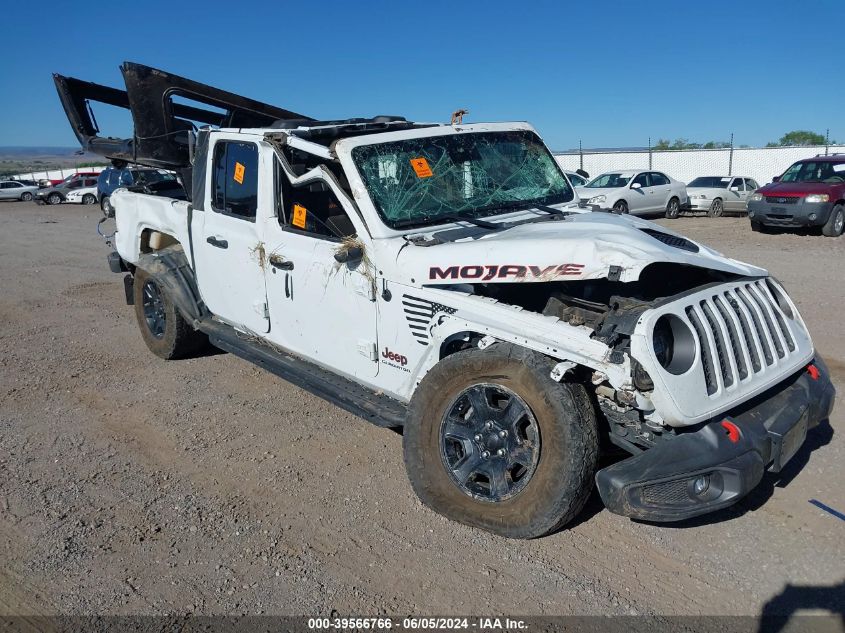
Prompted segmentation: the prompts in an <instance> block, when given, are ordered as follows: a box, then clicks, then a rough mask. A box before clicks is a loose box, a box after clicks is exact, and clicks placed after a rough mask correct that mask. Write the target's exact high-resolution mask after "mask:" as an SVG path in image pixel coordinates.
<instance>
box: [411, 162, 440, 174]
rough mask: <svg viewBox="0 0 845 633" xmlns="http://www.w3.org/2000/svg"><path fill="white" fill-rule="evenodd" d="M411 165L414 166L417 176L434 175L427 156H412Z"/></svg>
mask: <svg viewBox="0 0 845 633" xmlns="http://www.w3.org/2000/svg"><path fill="white" fill-rule="evenodd" d="M411 167H413V168H414V173H416V174H417V178H431V177H432V176H433V175H434V174H433V173H432V171H431V167H429V166H428V161H427V160H426V159H425V158H412V159H411Z"/></svg>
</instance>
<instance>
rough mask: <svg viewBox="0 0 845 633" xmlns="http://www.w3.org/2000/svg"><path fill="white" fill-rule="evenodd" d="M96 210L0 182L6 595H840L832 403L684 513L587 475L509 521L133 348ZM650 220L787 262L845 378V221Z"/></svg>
mask: <svg viewBox="0 0 845 633" xmlns="http://www.w3.org/2000/svg"><path fill="white" fill-rule="evenodd" d="M98 216H99V209H97V208H95V207H80V206H68V205H63V206H60V207H44V206H37V205H35V204H27V203H0V324H2V325H0V557H2V565H0V614H59V613H61V614H92V613H96V614H174V613H189V612H190V613H195V614H300V615H303V614H304V615H321V616H328V615H329V614H331V613H332V612H333V611H336V612H338V613H340V614H357V615H367V616H370V615H372V616H374V615H377V614H379V613H387V614H394V615H402V614H411V613H413V614H424V615H430V614H442V615H449V614H477V613H489V614H521V615H541V614H545V615H550V614H553V615H566V614H757V613H760V612H761V610H762V609H763V608H764V605H766V604H767V603H769V605H770V608H773V609H774V611H775V612H779V611H782V612H789V611H791V610H792V609H794V608H814V609H819V608H821V609H825V608H826V609H829V610H833V611H835V612H842V611H843V610H845V563H843V561H845V521H842V520H841V519H839V518H837V517H836V516H834V515H832V514H829V513H827V512H825V511H823V510H821V509H819V508H817V507H816V506H814V505H812V504H810V503H809V500H810V499H817V500H819V501H821V502H822V503H824V504H826V505H828V506H830V507H832V508H835V509H837V510H839V511H840V512H842V511H845V486H843V481H845V477H843V475H844V474H845V467H843V464H845V430H843V419H845V406H843V403H842V402H841V398H839V399H838V400H839V402H838V406H837V409H836V410H835V412H834V415H833V417H832V419H831V421H830V424H829V425H827V424H826V425H823V426H821V427H819V428H816V429H815V430H813V431H811V432H810V435H809V437H808V441H807V442H806V444H805V446H804V448H803V449H802V450H801V452H800V453H799V454H798V455H797V456H796V457H795V458H794V460H793V462H791V463H790V465H789V467H788V468H787V469H786V471H785V472H784V473H782V474H781V475H780V476H773V475H771V474H769V475H767V476H766V478H765V479H764V482H763V483H762V485H761V486H760V487H759V488H758V489H757V490H755V491H754V492H753V493H752V495H751V496H750V497H748V498H746V499H745V500H743V501H741V502H740V503H739V504H738V505H737V506H735V507H734V508H731V509H729V510H727V511H724V512H721V513H719V514H716V515H713V516H709V517H705V518H702V519H699V520H694V521H690V522H687V523H683V524H679V525H666V526H656V525H649V524H643V523H636V522H633V521H630V520H628V519H626V518H623V517H620V516H616V515H613V514H610V513H609V512H607V511H606V510H605V509H604V507H603V506H602V504H601V501H600V499H598V497H597V496H596V495H593V498H592V499H591V501H590V502H589V504H588V506H587V508H586V509H585V511H584V512H583V514H582V515H581V516H580V518H579V519H578V521H577V522H576V523H575V524H574V525H573V526H571V527H570V528H569V529H567V530H564V531H562V532H560V533H558V534H555V535H553V536H550V537H547V538H543V539H539V540H535V541H528V542H524V541H509V540H505V539H502V538H498V537H495V536H491V535H489V534H487V533H485V532H480V531H477V530H474V529H471V528H467V527H464V526H462V525H458V524H456V523H452V522H449V521H447V520H445V519H443V518H441V517H439V516H438V515H436V514H434V513H433V512H431V511H429V510H428V509H426V508H424V507H423V506H422V505H421V504H420V503H419V502H418V501H417V499H416V498H415V497H414V495H413V493H412V491H411V488H410V486H409V484H408V482H407V479H406V476H405V471H404V467H403V464H402V450H401V443H402V438H401V436H400V435H398V434H396V433H394V432H391V431H389V430H385V429H380V428H376V427H374V426H371V425H369V424H367V423H365V422H363V421H361V420H359V419H358V418H356V417H353V416H352V415H349V414H347V413H344V412H343V411H341V410H339V409H337V408H335V407H333V406H332V405H330V404H327V403H325V402H323V401H321V400H319V399H317V398H315V397H313V396H311V395H308V394H306V393H305V392H303V391H301V390H299V389H297V388H295V387H292V386H291V385H289V384H287V383H285V382H284V381H282V380H280V379H277V378H275V377H274V376H272V375H270V374H268V373H266V372H264V371H261V370H259V369H257V368H255V367H253V366H251V365H249V364H247V363H245V362H244V361H241V360H239V359H237V358H235V357H233V356H230V355H227V354H223V353H217V354H209V355H206V356H205V357H202V358H198V359H194V360H186V361H177V362H165V361H162V360H159V359H158V358H157V357H155V356H153V355H152V354H151V353H149V352H148V351H147V349H146V348H145V346H144V344H143V342H142V340H141V337H140V336H139V334H138V331H137V328H136V325H135V320H134V315H133V312H132V308H131V307H128V306H126V305H125V304H124V300H123V287H122V281H121V276H120V275H114V274H112V273H110V272H109V271H108V268H107V266H106V253H107V252H108V249H107V248H106V247H105V246H104V245H103V243H102V241H101V239H100V238H99V237H98V236H97V234H96V232H95V223H96V220H97V218H98ZM661 223H668V225H670V226H671V227H672V228H674V229H676V230H679V231H681V232H683V233H685V234H686V235H688V236H689V237H691V238H693V239H696V240H700V241H703V242H705V243H706V244H708V245H711V246H713V247H715V248H716V249H717V250H720V251H722V252H724V253H726V254H727V255H729V256H731V257H736V258H737V259H742V260H745V261H749V262H752V263H755V264H759V265H762V266H765V267H767V268H769V269H770V270H771V272H772V273H773V274H774V275H776V276H777V277H778V278H779V279H780V280H782V281H783V282H784V284H785V285H786V288H787V290H789V291H790V293H791V295H792V296H793V298H794V299H795V300H796V301H797V303H798V305H799V307H800V309H801V311H802V314H803V316H804V318H805V320H806V321H807V323H808V324H809V327H810V330H811V332H812V334H813V337H814V340H815V343H816V347H817V349H818V350H820V351H821V353H822V354H823V355H824V357H825V358H826V359H827V362H828V364H829V366H830V367H831V370H832V372H833V376H834V379H835V382H836V385H837V389H838V390H839V392H840V394H842V393H845V337H843V336H842V326H841V321H840V319H841V318H842V316H843V314H845V295H843V293H842V291H841V287H842V279H843V278H845V275H843V273H845V238H839V239H830V238H822V237H817V236H797V235H759V234H756V233H752V232H751V231H750V228H749V224H748V220H747V219H744V218H722V219H708V218H682V219H679V220H676V221H673V222H669V221H664V220H661Z"/></svg>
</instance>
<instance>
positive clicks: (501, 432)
mask: <svg viewBox="0 0 845 633" xmlns="http://www.w3.org/2000/svg"><path fill="white" fill-rule="evenodd" d="M507 436H508V432H507V431H499V437H507Z"/></svg>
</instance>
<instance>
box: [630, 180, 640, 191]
mask: <svg viewBox="0 0 845 633" xmlns="http://www.w3.org/2000/svg"><path fill="white" fill-rule="evenodd" d="M631 189H642V185H641V184H640V183H638V182H635V183H634V184H633V185H631Z"/></svg>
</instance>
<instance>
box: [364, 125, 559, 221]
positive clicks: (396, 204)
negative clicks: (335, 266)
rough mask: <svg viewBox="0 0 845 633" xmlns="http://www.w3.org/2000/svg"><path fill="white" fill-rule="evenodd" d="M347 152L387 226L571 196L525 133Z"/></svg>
mask: <svg viewBox="0 0 845 633" xmlns="http://www.w3.org/2000/svg"><path fill="white" fill-rule="evenodd" d="M352 157H353V159H354V160H355V163H356V165H357V167H358V170H359V171H360V173H361V177H362V178H363V180H364V183H365V184H366V185H367V189H368V190H369V192H370V196H371V198H372V200H373V203H374V204H375V206H376V209H377V211H378V212H379V215H380V216H381V218H382V219H383V220H384V222H385V223H386V224H387V225H388V226H390V227H391V228H402V227H412V226H424V225H426V224H435V223H437V222H438V221H445V220H448V219H455V218H458V217H465V218H479V217H483V216H490V215H495V214H497V213H502V212H504V211H512V210H515V209H524V208H530V207H531V206H532V204H540V205H549V204H557V203H561V202H569V201H571V200H572V199H573V197H574V196H573V192H572V188H571V187H570V186H569V183H568V182H567V181H566V178H564V176H563V174H562V173H561V171H560V169H559V168H558V166H557V163H556V162H555V160H554V158H553V157H552V155H551V154H550V153H549V151H548V149H546V146H545V145H543V143H542V141H540V139H539V138H538V137H537V135H536V134H534V133H532V132H527V131H516V132H479V133H470V134H452V135H446V136H435V137H428V138H417V139H408V140H405V141H396V142H393V143H380V144H375V145H363V146H360V147H356V148H355V149H354V150H352Z"/></svg>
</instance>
